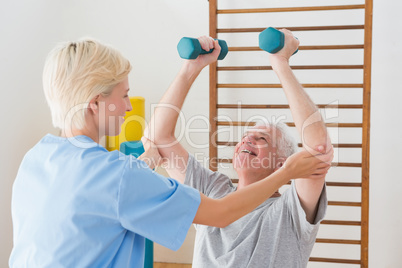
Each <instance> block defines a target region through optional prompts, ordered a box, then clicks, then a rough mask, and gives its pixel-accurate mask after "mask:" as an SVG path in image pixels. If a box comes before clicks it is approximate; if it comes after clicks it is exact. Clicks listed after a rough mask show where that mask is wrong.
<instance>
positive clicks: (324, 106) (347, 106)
mask: <svg viewBox="0 0 402 268" xmlns="http://www.w3.org/2000/svg"><path fill="white" fill-rule="evenodd" d="M316 106H317V107H318V108H320V109H330V108H331V109H363V105H361V104H316ZM216 108H218V109H289V105H286V104H218V105H216Z"/></svg>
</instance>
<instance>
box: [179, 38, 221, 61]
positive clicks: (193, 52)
mask: <svg viewBox="0 0 402 268" xmlns="http://www.w3.org/2000/svg"><path fill="white" fill-rule="evenodd" d="M216 40H218V42H219V46H220V47H221V52H220V53H219V56H218V60H223V59H224V58H225V57H226V54H227V53H228V45H227V44H226V41H224V40H221V39H216ZM177 51H178V52H179V55H180V57H181V58H183V59H187V60H189V59H191V60H193V59H196V58H197V57H198V56H199V55H200V54H209V53H212V51H214V49H211V50H209V51H206V50H204V49H202V48H201V44H200V41H199V40H198V39H197V38H191V37H183V38H182V39H180V42H179V43H178V44H177Z"/></svg>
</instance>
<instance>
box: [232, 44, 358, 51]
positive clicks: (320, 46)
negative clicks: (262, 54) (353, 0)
mask: <svg viewBox="0 0 402 268" xmlns="http://www.w3.org/2000/svg"><path fill="white" fill-rule="evenodd" d="M228 49H229V51H232V52H233V51H263V50H262V49H261V48H260V47H229V48H228ZM338 49H364V45H360V44H356V45H319V46H318V45H317V46H299V50H338Z"/></svg>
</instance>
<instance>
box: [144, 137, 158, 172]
mask: <svg viewBox="0 0 402 268" xmlns="http://www.w3.org/2000/svg"><path fill="white" fill-rule="evenodd" d="M141 141H142V144H143V145H144V150H145V152H144V153H143V154H142V155H140V156H139V157H138V159H139V160H142V161H144V162H145V163H146V164H147V165H148V166H149V168H150V169H154V168H156V167H157V166H159V165H161V163H162V157H161V155H160V154H159V151H158V148H157V147H156V145H155V144H154V143H153V142H152V141H150V140H149V139H147V138H146V137H142V138H141Z"/></svg>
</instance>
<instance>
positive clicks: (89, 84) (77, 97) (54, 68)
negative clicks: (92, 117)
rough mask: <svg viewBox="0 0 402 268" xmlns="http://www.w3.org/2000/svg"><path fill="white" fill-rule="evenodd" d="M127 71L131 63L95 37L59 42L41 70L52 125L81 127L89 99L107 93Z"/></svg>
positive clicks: (62, 127)
mask: <svg viewBox="0 0 402 268" xmlns="http://www.w3.org/2000/svg"><path fill="white" fill-rule="evenodd" d="M130 71H131V65H130V62H129V61H128V60H127V59H126V58H124V57H123V56H122V55H121V53H120V52H119V51H117V50H116V49H114V48H112V47H110V46H106V45H103V44H101V43H99V42H98V41H96V40H92V39H82V40H79V41H77V42H68V43H63V44H60V45H58V46H57V47H56V48H54V49H53V50H52V51H51V52H50V53H49V55H48V57H47V60H46V63H45V67H44V71H43V89H44V92H45V96H46V100H47V103H48V105H49V107H50V110H51V113H52V122H53V126H55V127H57V128H60V129H68V128H70V129H71V128H72V127H74V128H77V129H82V128H83V127H84V126H85V113H86V110H87V107H88V104H89V102H90V100H91V99H92V98H94V97H95V96H97V95H100V94H102V95H108V94H110V93H111V92H112V89H113V88H114V87H115V86H116V85H117V84H119V83H121V82H122V81H124V79H125V78H126V77H127V76H128V74H129V72H130Z"/></svg>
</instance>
